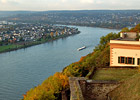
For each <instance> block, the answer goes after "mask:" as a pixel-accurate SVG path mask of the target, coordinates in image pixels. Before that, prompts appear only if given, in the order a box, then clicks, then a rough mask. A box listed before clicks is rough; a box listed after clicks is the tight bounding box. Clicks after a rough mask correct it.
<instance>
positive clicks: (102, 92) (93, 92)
mask: <svg viewBox="0 0 140 100" xmlns="http://www.w3.org/2000/svg"><path fill="white" fill-rule="evenodd" d="M85 86H86V87H85V89H84V90H83V93H84V95H83V96H84V98H85V100H106V99H107V94H108V93H109V92H110V91H112V90H114V89H115V88H116V87H118V86H119V83H118V82H116V81H93V80H87V81H86V85H85ZM81 87H83V88H84V86H83V84H82V85H81ZM83 88H81V89H83Z"/></svg>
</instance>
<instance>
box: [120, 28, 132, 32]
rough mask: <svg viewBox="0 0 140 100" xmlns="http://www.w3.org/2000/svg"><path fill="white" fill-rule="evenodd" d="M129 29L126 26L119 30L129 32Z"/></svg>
mask: <svg viewBox="0 0 140 100" xmlns="http://www.w3.org/2000/svg"><path fill="white" fill-rule="evenodd" d="M129 31H130V30H129V28H127V27H125V28H123V29H122V30H121V32H129Z"/></svg>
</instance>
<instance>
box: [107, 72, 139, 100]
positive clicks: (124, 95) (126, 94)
mask: <svg viewBox="0 0 140 100" xmlns="http://www.w3.org/2000/svg"><path fill="white" fill-rule="evenodd" d="M109 95H110V97H111V100H140V73H139V74H136V75H134V76H132V77H131V78H129V79H127V80H126V81H124V83H122V84H121V85H120V86H119V87H118V88H117V89H115V90H114V91H112V92H111V93H110V94H109Z"/></svg>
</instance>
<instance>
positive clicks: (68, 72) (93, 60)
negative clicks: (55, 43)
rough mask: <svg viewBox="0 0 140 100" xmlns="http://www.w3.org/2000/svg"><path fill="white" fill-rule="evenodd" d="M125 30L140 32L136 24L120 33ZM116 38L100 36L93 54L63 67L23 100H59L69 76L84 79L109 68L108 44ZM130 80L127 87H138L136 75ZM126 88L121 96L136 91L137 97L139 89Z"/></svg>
mask: <svg viewBox="0 0 140 100" xmlns="http://www.w3.org/2000/svg"><path fill="white" fill-rule="evenodd" d="M126 29H127V31H132V30H134V29H135V30H138V31H140V24H138V25H137V26H136V27H135V28H132V29H130V30H129V29H128V28H125V29H123V30H122V31H126ZM118 37H119V33H118V34H116V33H109V34H108V35H106V36H102V37H101V38H100V43H99V45H98V46H96V47H95V49H94V51H93V53H90V54H88V55H87V56H84V57H81V59H80V61H78V62H75V63H72V64H70V65H69V66H67V67H65V68H64V69H63V71H62V72H61V73H60V72H59V73H58V72H57V73H55V74H54V75H53V76H50V77H49V78H48V79H46V80H45V81H44V82H43V83H42V84H41V85H38V86H37V87H34V88H32V89H30V90H29V91H27V93H26V94H25V95H24V98H23V100H56V99H57V100H60V93H61V91H62V90H64V89H67V88H69V84H68V77H69V76H71V77H73V76H74V77H81V76H82V77H85V76H87V74H88V73H90V71H91V70H92V69H93V68H94V67H102V66H103V67H108V66H109V63H110V48H109V44H108V43H109V41H110V39H116V38H118ZM114 77H115V76H114ZM135 78H136V79H135ZM131 79H134V80H133V81H132V80H131ZM131 79H130V82H131V83H130V84H129V86H130V87H131V88H133V87H134V86H135V85H136V87H138V86H139V83H140V82H138V83H136V81H138V80H139V79H140V77H139V76H138V75H137V76H135V77H133V78H131ZM127 82H129V80H128V81H126V83H125V84H124V86H125V85H126V86H127ZM133 82H134V83H133ZM131 85H132V86H131ZM122 87H123V86H122ZM126 88H127V87H126ZM126 88H124V89H123V88H122V92H123V94H124V93H126V92H127V91H128V94H127V95H129V93H130V92H129V91H131V92H132V91H134V92H133V94H135V91H136V92H137V93H136V94H135V95H139V93H140V91H139V88H138V89H136V90H133V89H131V88H128V89H126ZM125 89H126V90H125ZM129 89H130V90H129ZM138 91H139V92H138ZM122 92H121V93H122ZM117 93H119V89H118V91H117V92H116V94H117ZM114 94H115V93H114ZM119 94H120V93H119ZM112 95H113V94H112ZM120 95H121V94H120ZM133 96H134V95H133ZM115 98H116V95H115ZM118 98H119V97H118ZM120 98H121V97H120ZM114 100H128V99H114ZM131 100H134V99H131ZM135 100H137V99H135Z"/></svg>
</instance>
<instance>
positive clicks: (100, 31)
mask: <svg viewBox="0 0 140 100" xmlns="http://www.w3.org/2000/svg"><path fill="white" fill-rule="evenodd" d="M69 27H77V28H78V29H79V30H80V31H81V33H80V34H77V35H73V36H69V37H67V38H63V39H58V40H55V41H53V42H48V43H45V44H41V45H36V46H32V47H29V48H26V49H20V50H17V51H12V52H7V53H3V54H0V100H20V99H21V98H22V95H23V94H24V93H26V91H28V90H29V89H31V88H33V87H35V86H37V85H38V84H41V83H42V82H43V80H45V79H46V78H47V77H49V76H50V75H53V74H54V73H55V72H60V71H61V70H62V69H63V68H64V67H65V66H67V65H69V64H71V63H72V62H76V61H78V60H79V59H80V57H81V56H85V55H87V54H88V53H91V52H92V51H93V49H94V47H95V46H96V45H98V43H99V40H100V37H101V36H105V35H106V34H108V33H110V32H118V30H112V29H104V28H92V27H80V26H69ZM84 45H85V46H86V47H87V48H86V49H84V50H82V51H77V48H79V47H82V46H84Z"/></svg>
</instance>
